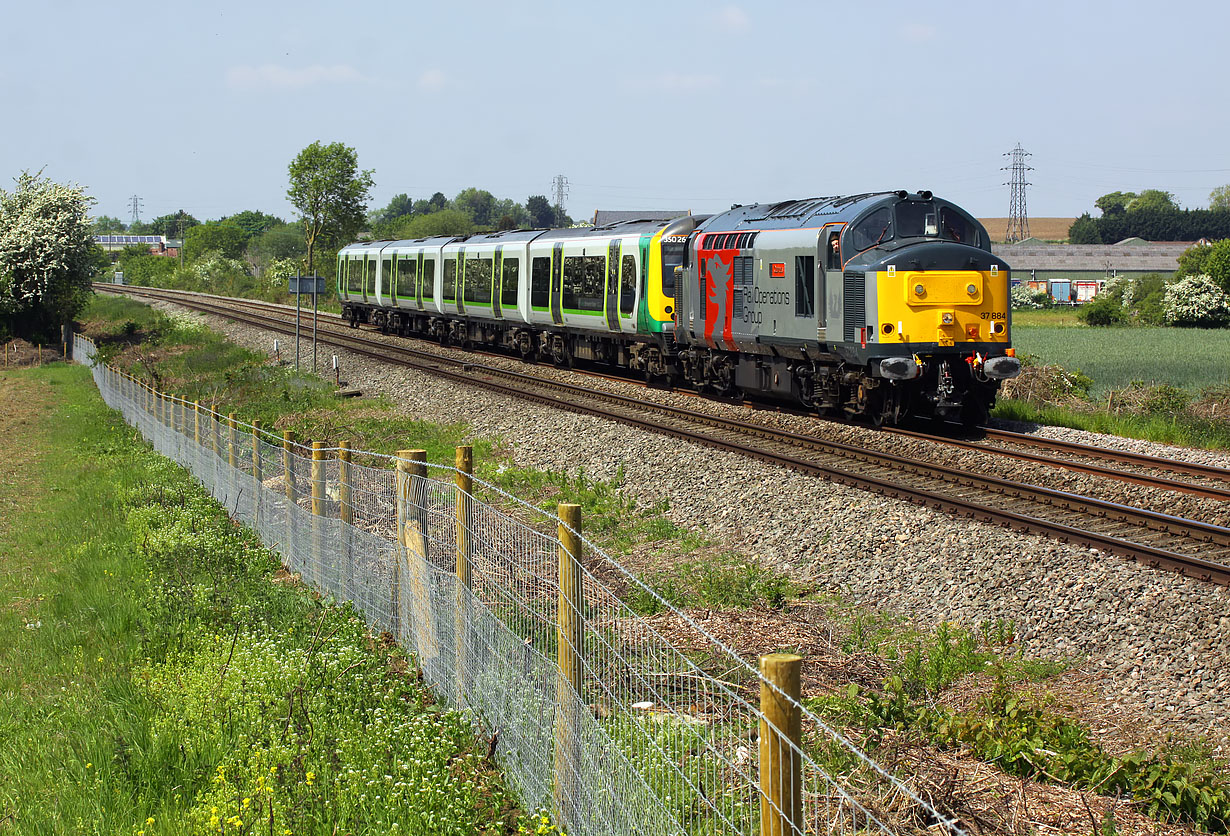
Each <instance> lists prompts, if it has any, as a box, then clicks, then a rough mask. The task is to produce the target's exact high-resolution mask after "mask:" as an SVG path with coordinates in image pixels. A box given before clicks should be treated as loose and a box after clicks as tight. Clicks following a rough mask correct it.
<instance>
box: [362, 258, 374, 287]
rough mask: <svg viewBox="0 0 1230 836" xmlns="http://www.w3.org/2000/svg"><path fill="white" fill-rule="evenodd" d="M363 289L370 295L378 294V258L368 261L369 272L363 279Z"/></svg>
mask: <svg viewBox="0 0 1230 836" xmlns="http://www.w3.org/2000/svg"><path fill="white" fill-rule="evenodd" d="M363 290H364V292H365V293H367V295H369V296H375V295H376V259H374V258H371V259H368V261H367V272H366V275H365V276H364V279H363Z"/></svg>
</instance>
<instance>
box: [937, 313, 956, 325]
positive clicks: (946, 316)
mask: <svg viewBox="0 0 1230 836" xmlns="http://www.w3.org/2000/svg"><path fill="white" fill-rule="evenodd" d="M956 321H957V315H956V314H954V313H953V312H952V311H945V312H944V313H942V314H940V322H941V323H943V324H944V325H952V324H953V323H954V322H956Z"/></svg>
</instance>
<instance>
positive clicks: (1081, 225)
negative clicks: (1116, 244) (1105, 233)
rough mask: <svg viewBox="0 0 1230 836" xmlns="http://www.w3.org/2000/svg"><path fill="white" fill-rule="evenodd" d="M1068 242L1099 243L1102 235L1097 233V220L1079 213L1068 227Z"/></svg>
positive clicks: (1086, 214) (1087, 214)
mask: <svg viewBox="0 0 1230 836" xmlns="http://www.w3.org/2000/svg"><path fill="white" fill-rule="evenodd" d="M1068 243H1069V244H1101V243H1102V236H1101V235H1100V234H1099V233H1098V222H1097V221H1095V220H1094V219H1093V218H1091V217H1090V216H1089V213H1088V212H1086V213H1085V214H1083V215H1081V216H1080V217H1079V218H1077V219H1076V220H1074V221H1073V222H1072V226H1070V227H1068Z"/></svg>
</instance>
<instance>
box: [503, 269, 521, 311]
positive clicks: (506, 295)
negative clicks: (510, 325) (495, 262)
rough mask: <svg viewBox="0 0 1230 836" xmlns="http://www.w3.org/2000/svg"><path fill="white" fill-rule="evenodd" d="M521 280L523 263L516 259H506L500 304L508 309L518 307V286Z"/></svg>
mask: <svg viewBox="0 0 1230 836" xmlns="http://www.w3.org/2000/svg"><path fill="white" fill-rule="evenodd" d="M520 278H521V262H520V261H518V260H517V259H515V258H505V259H504V283H503V285H502V286H501V288H500V304H501V305H503V306H504V307H506V308H515V307H516V306H517V284H518V283H519V281H520Z"/></svg>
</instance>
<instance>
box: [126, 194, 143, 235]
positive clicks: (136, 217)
mask: <svg viewBox="0 0 1230 836" xmlns="http://www.w3.org/2000/svg"><path fill="white" fill-rule="evenodd" d="M129 203H130V204H131V206H132V224H130V225H129V228H130V229H131V228H132V225H134V224H139V223H141V198H140V197H139V196H137V195H135V194H134V195H133V196H132V197H131V198H129Z"/></svg>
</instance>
